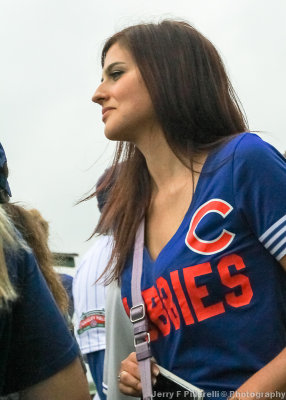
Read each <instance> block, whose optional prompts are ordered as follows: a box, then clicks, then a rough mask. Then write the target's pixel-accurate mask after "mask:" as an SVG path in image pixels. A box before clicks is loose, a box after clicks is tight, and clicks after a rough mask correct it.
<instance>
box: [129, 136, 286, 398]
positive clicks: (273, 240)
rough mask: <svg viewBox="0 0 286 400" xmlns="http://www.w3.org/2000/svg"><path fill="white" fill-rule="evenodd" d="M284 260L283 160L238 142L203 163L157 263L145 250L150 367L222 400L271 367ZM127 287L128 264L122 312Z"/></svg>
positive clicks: (280, 320) (284, 305)
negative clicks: (159, 367)
mask: <svg viewBox="0 0 286 400" xmlns="http://www.w3.org/2000/svg"><path fill="white" fill-rule="evenodd" d="M285 254H286V163H285V159H284V157H283V156H282V155H281V154H280V153H279V152H278V151H276V150H275V149H274V148H273V147H272V146H270V145H269V144H267V143H265V142H264V141H263V140H262V139H261V138H259V137H258V136H256V135H254V134H250V133H243V134H240V135H238V136H236V137H235V138H233V139H231V140H230V141H229V142H228V143H227V144H225V145H223V146H221V147H220V148H218V149H216V150H215V151H213V152H211V153H210V154H209V156H208V158H207V160H206V162H205V164H204V166H203V170H202V172H201V174H200V177H199V181H198V184H197V187H196V190H195V193H194V196H193V199H192V202H191V204H190V207H189V210H188V211H187V213H186V215H185V217H184V219H183V221H182V223H181V225H180V227H179V229H178V230H177V232H176V233H175V235H174V236H173V237H172V238H171V240H170V241H169V242H168V243H167V244H166V246H165V247H164V248H163V249H162V251H161V252H160V254H159V255H158V257H157V259H156V260H155V261H154V260H152V259H151V258H150V255H149V254H148V250H147V249H146V248H145V249H144V256H143V274H142V295H143V298H144V301H145V304H146V308H147V313H148V317H149V319H150V326H151V328H150V333H151V348H152V354H153V356H154V357H155V359H156V361H157V362H158V364H160V365H162V366H163V367H165V368H167V369H169V370H170V371H172V372H173V373H175V374H177V375H178V376H180V377H181V378H183V379H185V380H187V381H189V382H191V383H193V384H195V385H196V386H198V387H200V388H202V389H204V390H205V391H208V392H212V391H213V397H226V396H227V395H228V394H229V391H232V390H235V389H237V388H238V387H239V386H240V385H241V384H242V383H243V382H245V381H246V380H247V379H248V378H249V377H250V376H251V375H252V374H254V373H255V372H256V371H257V370H259V369H261V368H262V367H263V366H264V365H265V364H267V363H268V362H269V361H270V360H271V359H273V358H274V357H275V356H276V355H277V354H278V353H279V352H280V351H281V350H282V349H283V348H284V347H285V345H286V274H285V272H284V270H283V269H282V267H281V265H280V264H279V260H281V259H282V258H283V257H284V255H285ZM130 282H131V262H128V263H127V266H126V268H125V270H124V272H123V275H122V297H123V303H124V305H125V308H126V309H127V310H128V308H130V307H131V293H130V290H131V289H130ZM211 397H212V395H211V394H210V398H211Z"/></svg>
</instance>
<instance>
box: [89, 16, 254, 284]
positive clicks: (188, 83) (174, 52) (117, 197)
mask: <svg viewBox="0 0 286 400" xmlns="http://www.w3.org/2000/svg"><path fill="white" fill-rule="evenodd" d="M115 43H119V44H120V45H122V46H123V47H125V48H126V49H127V50H129V51H130V53H131V55H132V56H133V58H134V60H135V62H136V64H137V66H138V68H139V70H140V73H141V75H142V78H143V80H144V82H145V85H146V87H147V90H148V92H149V94H150V97H151V100H152V103H153V106H154V110H155V113H156V116H157V119H158V121H159V123H160V125H161V127H162V129H163V132H164V135H165V137H166V140H167V143H168V144H169V146H170V148H171V149H172V150H173V152H174V153H175V154H176V156H177V157H178V158H179V159H180V160H181V161H182V162H184V164H186V162H185V161H184V160H186V159H187V160H190V163H189V164H188V165H187V166H188V167H189V168H190V169H191V170H193V164H192V160H193V158H194V155H196V154H199V153H200V152H203V151H204V152H205V151H210V150H212V149H214V148H215V147H217V146H218V145H220V144H222V143H223V142H225V141H227V140H229V138H230V137H231V136H233V135H236V134H238V133H240V132H244V131H246V130H247V121H246V118H245V117H244V114H243V112H242V110H241V108H240V105H239V100H238V98H237V96H236V94H235V92H234V89H233V87H232V85H231V83H230V81H229V79H228V76H227V73H226V71H225V68H224V65H223V62H222V59H221V57H220V55H219V54H218V52H217V50H216V49H215V47H214V46H213V44H212V43H211V42H210V41H209V40H208V39H207V38H206V37H204V36H203V35H202V34H201V33H199V32H198V31H197V30H196V29H195V28H194V27H192V26H191V25H189V24H188V23H187V22H183V21H171V20H164V21H162V22H160V23H158V24H153V23H151V24H139V25H135V26H130V27H128V28H126V29H124V30H122V31H120V32H118V33H116V34H115V35H113V36H112V37H111V38H109V39H108V40H107V41H106V43H105V45H104V47H103V50H102V66H103V65H104V61H105V57H106V54H107V52H108V50H109V49H110V47H111V46H112V45H113V44H115ZM120 162H121V165H120V170H119V166H118V165H119V163H120ZM118 170H119V172H118ZM115 174H116V175H117V176H116V179H115V178H114V176H115ZM113 181H115V183H114V184H113V186H112V188H111V190H110V193H109V198H108V201H107V203H106V205H105V207H104V208H103V211H102V214H101V218H100V220H99V223H98V225H97V226H96V228H95V231H94V233H100V234H107V233H112V234H113V236H114V239H115V241H114V243H115V247H114V250H113V253H112V256H111V260H110V263H109V265H108V267H107V269H109V271H110V275H109V280H112V279H119V278H120V275H121V272H122V270H123V268H124V265H125V263H126V261H127V259H128V257H129V256H130V254H131V251H132V247H133V244H134V238H135V233H136V230H137V228H138V225H139V222H140V220H141V218H142V217H143V216H144V214H145V213H146V211H147V210H148V207H149V204H150V198H151V186H150V176H149V172H148V169H147V166H146V162H145V159H144V157H143V155H142V154H141V153H140V151H139V150H138V149H137V148H136V147H135V145H134V144H132V143H126V142H119V143H118V144H117V149H116V154H115V157H114V161H113V167H112V168H111V170H110V173H109V174H108V176H107V177H106V179H105V180H104V182H103V183H102V184H101V185H100V187H99V188H98V189H97V191H96V192H95V193H93V194H91V195H90V196H88V197H87V199H90V198H92V197H94V196H95V195H96V194H97V193H98V192H100V191H102V190H103V191H104V190H105V189H106V188H107V187H109V186H110V185H111V183H112V182H113ZM112 264H113V265H115V267H114V268H113V269H112V270H111V269H110V268H111V265H112Z"/></svg>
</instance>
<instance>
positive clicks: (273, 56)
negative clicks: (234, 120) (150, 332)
mask: <svg viewBox="0 0 286 400" xmlns="http://www.w3.org/2000/svg"><path fill="white" fill-rule="evenodd" d="M163 18H180V19H186V20H187V21H189V22H191V23H192V24H193V25H194V26H195V27H196V28H198V29H199V30H200V31H201V32H202V33H203V34H205V35H206V36H207V37H208V38H209V39H210V40H211V41H212V42H213V43H214V44H215V46H216V47H217V49H218V50H219V51H220V53H221V55H222V57H223V59H224V62H225V64H226V67H227V70H228V73H229V75H230V78H231V80H232V83H233V86H234V88H235V90H236V92H237V94H238V96H239V98H240V100H241V101H242V104H243V106H244V109H245V111H246V114H247V116H248V120H249V125H250V128H251V129H252V130H259V131H261V135H262V137H263V138H264V139H265V140H267V141H268V142H270V143H272V144H273V145H274V146H276V147H277V148H278V149H279V150H280V151H281V152H284V151H285V150H286V135H285V122H284V113H285V112H286V109H285V100H284V97H285V93H286V78H285V71H286V54H285V53H286V48H285V43H286V24H285V18H286V2H285V1H284V0H272V1H271V2H270V1H269V0H260V1H259V0H232V1H231V0H196V1H194V0H176V1H170V0H152V1H150V0H144V1H143V0H135V1H134V0H133V1H131V0H120V1H117V0H109V1H108V0H107V1H99V0H83V1H81V2H79V1H76V0H0V51H1V63H0V110H1V111H0V141H1V142H2V144H3V146H4V148H5V150H6V154H7V158H8V165H9V168H10V179H9V182H10V186H11V189H12V194H13V198H12V200H13V201H22V202H24V204H25V205H28V206H31V207H35V208H38V209H39V211H40V212H41V213H42V215H43V217H44V218H45V219H47V220H48V221H49V223H50V229H51V239H50V246H51V249H52V250H53V251H55V252H64V253H78V254H79V255H82V254H83V252H84V251H85V250H87V248H88V247H89V246H90V245H91V242H86V240H87V239H88V237H89V236H90V235H91V233H92V231H93V229H94V227H95V224H96V222H97V220H98V216H99V214H98V211H97V204H96V201H95V200H91V201H89V202H85V203H82V204H80V205H77V206H75V203H76V202H77V201H78V200H79V199H81V198H82V197H83V196H84V195H85V194H87V193H89V192H90V190H91V189H92V188H93V186H94V184H95V183H96V181H97V179H98V178H99V176H100V175H101V174H102V172H103V171H104V169H105V168H106V167H107V166H108V165H109V164H110V162H111V159H112V155H113V151H114V143H110V142H108V141H107V140H106V139H105V137H104V134H103V124H102V122H101V110H100V107H99V106H97V105H95V104H93V103H92V102H91V97H92V94H93V93H94V91H95V88H96V87H97V85H98V84H99V81H100V79H101V67H100V51H101V47H102V45H103V43H104V40H105V39H106V38H107V37H109V36H110V35H112V34H113V33H114V32H116V31H117V30H119V29H122V28H124V27H125V26H128V25H130V24H133V23H138V22H142V21H143V22H144V21H158V20H159V19H163ZM258 173H259V172H258ZM260 173H261V172H260Z"/></svg>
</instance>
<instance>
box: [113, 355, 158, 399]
mask: <svg viewBox="0 0 286 400" xmlns="http://www.w3.org/2000/svg"><path fill="white" fill-rule="evenodd" d="M151 374H152V375H151V377H152V383H153V385H155V383H156V377H157V376H158V374H159V368H158V367H157V365H156V364H155V363H154V362H153V361H151ZM118 379H119V390H120V391H121V392H122V393H124V394H126V395H129V396H134V397H140V396H141V395H142V385H141V381H140V372H139V366H138V361H137V359H136V353H135V352H133V353H130V354H129V356H128V357H127V358H125V360H123V361H122V362H121V367H120V371H119V375H118Z"/></svg>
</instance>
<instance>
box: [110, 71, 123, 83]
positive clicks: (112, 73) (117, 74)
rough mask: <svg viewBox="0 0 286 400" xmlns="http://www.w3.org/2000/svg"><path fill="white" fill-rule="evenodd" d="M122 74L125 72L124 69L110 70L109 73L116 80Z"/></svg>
mask: <svg viewBox="0 0 286 400" xmlns="http://www.w3.org/2000/svg"><path fill="white" fill-rule="evenodd" d="M122 74H123V71H119V70H116V71H112V72H110V74H109V75H110V76H111V78H112V79H113V80H114V81H116V80H117V79H118V78H119V77H120V76H121V75H122Z"/></svg>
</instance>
